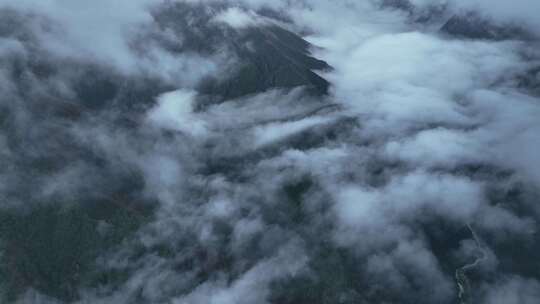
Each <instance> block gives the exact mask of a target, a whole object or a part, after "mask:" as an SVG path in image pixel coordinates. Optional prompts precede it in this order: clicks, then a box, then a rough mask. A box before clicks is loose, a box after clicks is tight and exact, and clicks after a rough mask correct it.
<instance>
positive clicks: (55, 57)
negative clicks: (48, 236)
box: [0, 0, 540, 303]
mask: <svg viewBox="0 0 540 304" xmlns="http://www.w3.org/2000/svg"><path fill="white" fill-rule="evenodd" d="M0 1H1V0H0ZM102 2H103V1H100V2H99V3H97V4H95V3H92V4H89V3H84V4H79V3H71V2H69V3H68V2H66V1H60V0H56V1H53V0H50V1H45V2H39V3H38V2H36V1H26V0H25V1H20V2H15V1H1V2H0V6H1V7H3V8H9V9H6V10H5V11H3V12H2V14H5V16H9V18H11V19H9V20H11V21H13V22H14V24H17V25H21V26H20V27H16V29H11V30H6V31H7V34H6V35H5V36H6V37H2V38H0V55H2V56H0V57H2V58H4V59H0V87H2V88H3V89H5V90H4V92H6V93H5V94H4V95H3V96H2V97H0V106H1V107H2V109H4V108H5V109H6V111H5V113H7V114H0V126H2V128H0V130H1V131H0V156H2V157H0V165H1V166H0V199H1V200H2V201H1V202H0V204H1V205H0V219H4V218H7V219H10V220H11V219H16V220H15V221H14V222H17V221H19V219H21V218H22V219H27V218H30V219H31V216H36V217H37V216H38V215H40V214H42V213H40V212H42V211H41V210H42V209H40V207H42V206H52V207H53V208H58V210H61V211H63V210H72V212H74V213H75V214H82V215H81V216H80V218H81V219H82V220H80V221H74V222H77V223H83V224H84V225H87V226H84V227H83V228H85V229H88V230H84V231H92V233H94V234H92V233H90V232H88V233H89V235H91V236H92V239H94V238H95V239H96V240H97V241H96V242H98V243H99V242H101V241H103V242H104V244H105V245H103V247H96V248H97V249H96V248H94V247H92V248H90V249H89V250H87V251H85V253H86V254H88V258H87V255H86V254H84V255H78V254H74V255H73V256H74V257H73V260H69V261H68V262H70V263H71V262H73V263H72V264H70V265H80V267H81V269H82V270H81V271H80V273H79V272H77V273H76V274H73V273H71V272H69V271H67V270H66V271H65V272H64V273H61V275H59V277H62V279H63V280H64V281H65V282H66V283H65V284H62V286H53V287H51V288H49V290H47V288H45V287H42V286H40V285H39V284H37V283H36V284H34V283H32V282H41V281H47V282H48V281H50V280H46V278H47V277H46V275H47V273H46V274H37V275H36V278H35V281H29V282H30V283H28V286H26V285H25V286H22V287H20V288H19V289H13V290H15V293H16V294H15V297H17V296H18V297H19V298H20V301H21V302H25V301H26V302H32V301H33V302H37V303H39V302H40V301H41V302H44V303H47V301H49V302H51V303H54V301H56V300H55V299H53V298H54V297H57V298H58V301H59V302H61V301H65V302H74V303H77V301H78V302H79V303H88V302H92V303H130V302H136V301H142V302H152V303H161V302H171V303H253V302H257V303H275V302H281V301H282V300H283V299H286V300H287V301H289V302H295V303H296V302H298V303H300V302H314V301H315V302H316V301H327V302H339V301H345V302H347V301H349V300H350V302H360V303H362V302H366V303H376V302H382V301H386V302H400V303H434V302H436V303H453V302H456V300H457V298H456V297H457V289H456V284H457V283H456V281H455V280H456V278H455V272H456V270H458V269H462V268H463V267H464V266H465V265H470V264H469V263H470V261H471V260H472V259H474V258H475V257H477V256H479V253H483V254H484V255H485V256H486V257H487V258H486V259H482V261H481V262H479V263H480V264H479V265H478V266H474V267H473V266H471V267H469V268H468V270H467V273H466V275H467V276H469V275H470V277H469V278H470V284H471V286H472V289H471V290H470V291H469V293H470V296H471V297H472V298H475V299H480V300H482V301H484V302H485V303H492V302H493V303H497V301H500V302H501V303H502V302H505V303H506V302H508V303H513V302H516V303H518V302H519V303H521V302H523V303H528V302H530V303H532V302H533V301H534V300H536V298H538V297H539V296H538V294H537V293H538V292H537V291H538V286H537V285H538V282H537V281H538V280H537V278H533V277H534V276H535V275H537V273H534V272H532V271H531V272H530V273H528V274H524V272H526V271H524V270H523V269H522V268H523V267H521V266H520V265H521V264H520V265H518V264H517V263H522V262H523V263H524V264H525V263H530V265H532V266H535V265H536V264H534V263H535V261H534V260H533V257H534V252H535V251H534V249H535V247H534V246H532V245H529V244H533V243H535V242H536V241H537V235H536V231H537V230H538V216H539V215H540V212H539V210H540V209H538V207H537V204H536V200H537V197H538V191H539V190H538V189H540V176H539V172H540V168H539V167H538V163H539V159H538V156H537V154H538V153H536V152H537V151H538V150H539V149H540V143H539V142H538V139H537V138H538V136H537V134H538V132H540V123H539V120H538V117H539V115H540V103H539V97H538V96H537V95H535V93H534V91H533V90H531V89H530V88H528V87H527V86H526V85H524V82H523V81H522V79H523V77H524V75H528V74H527V73H531V72H530V69H531V67H534V66H536V65H538V63H539V62H540V61H539V60H540V56H539V55H540V54H538V53H537V51H535V50H534V48H533V47H532V46H533V44H532V43H531V42H517V41H499V42H495V41H475V40H461V39H459V38H452V39H449V38H447V37H443V36H442V35H440V34H439V31H438V29H437V28H434V26H433V24H431V23H422V22H414V21H412V20H411V15H410V14H409V13H407V12H404V11H401V10H399V9H395V8H391V7H388V6H382V5H381V2H380V1H340V2H331V1H324V0H310V1H268V0H242V1H234V3H232V2H230V1H173V2H168V3H165V4H161V3H156V2H151V1H146V0H144V1H142V0H137V1H135V2H129V3H127V2H126V3H123V2H114V3H109V2H107V3H104V2H103V3H102ZM411 2H412V3H413V4H414V5H416V6H417V7H416V8H417V9H423V8H425V7H428V6H429V5H435V4H437V5H438V4H444V3H448V8H447V9H448V10H449V11H448V12H450V13H454V12H457V11H458V10H462V9H466V10H478V9H484V8H485V9H486V10H485V14H488V15H489V16H490V17H491V18H495V19H496V20H499V21H501V22H503V21H504V22H506V21H509V20H515V18H516V16H523V18H524V21H525V23H524V24H526V26H529V27H531V28H532V26H533V24H534V22H535V21H533V20H532V19H530V18H529V17H528V16H529V14H528V13H525V12H522V11H521V9H522V8H523V7H525V3H526V1H519V2H517V4H516V6H517V7H516V8H515V9H513V10H512V12H506V11H505V12H503V11H502V9H503V8H508V7H506V5H507V4H501V5H500V6H498V5H494V4H493V5H491V6H492V7H490V8H488V7H487V4H488V3H487V2H484V1H470V2H467V3H465V2H461V1H450V2H449V1H439V2H437V1H411ZM527 3H528V2H527ZM162 5H163V6H162ZM496 6H497V7H496ZM268 10H270V11H268ZM272 14H277V15H280V16H282V17H283V16H284V15H286V16H285V17H287V18H280V21H279V22H277V23H275V25H282V26H286V27H287V29H289V30H292V31H298V32H297V33H296V34H298V35H307V36H306V37H305V38H306V39H307V40H308V41H310V42H312V43H313V44H314V46H313V47H312V48H311V49H309V51H310V52H311V55H313V56H314V57H316V58H320V59H323V60H325V61H326V62H328V63H329V64H330V65H331V66H332V69H329V70H327V71H324V72H320V74H321V76H323V77H325V78H326V79H328V80H329V81H330V82H331V90H330V93H329V94H328V95H327V96H314V95H313V94H310V91H309V89H308V88H294V89H289V90H285V89H280V88H273V89H271V90H268V91H266V92H257V93H254V94H252V95H248V96H242V97H239V98H236V99H233V100H225V101H222V100H219V99H218V98H215V96H203V95H202V93H201V92H198V84H199V82H200V80H201V79H202V80H204V79H205V77H206V76H208V75H210V76H212V77H229V76H230V75H229V73H228V72H227V71H230V70H229V69H228V67H229V64H231V63H233V64H239V63H242V61H243V60H246V58H243V56H238V58H236V57H235V56H233V55H234V54H232V53H230V50H229V49H228V47H229V44H228V42H229V41H225V42H223V41H221V40H223V39H228V38H229V36H228V35H232V34H231V33H239V32H241V31H234V30H231V29H230V28H228V27H227V26H223V24H227V25H228V26H230V27H232V28H234V29H243V28H246V27H258V26H261V25H262V24H266V23H265V22H266V21H267V20H269V19H272V17H271V16H272ZM261 16H265V17H261ZM439 17H440V16H439ZM446 17H447V16H445V17H440V18H442V19H444V18H446ZM442 19H440V20H438V21H443V20H442ZM529 19H530V20H529ZM179 20H181V21H185V22H184V23H181V22H180V21H179ZM284 20H289V21H284ZM287 22H290V23H294V24H285V23H287ZM0 23H1V22H0ZM171 24H172V25H171ZM184 24H185V25H186V26H184ZM0 25H1V24H0ZM1 30H2V28H1V26H0V32H1V33H4V32H2V31H1ZM212 33H217V34H215V35H213V34H212ZM266 34H268V33H265V35H266ZM289 35H295V34H293V33H283V37H274V38H275V39H274V40H275V41H274V40H272V43H281V42H283V44H284V46H283V47H284V48H293V50H295V51H298V50H297V48H298V49H301V52H303V51H304V47H305V45H304V44H302V43H300V44H302V45H301V46H298V45H296V44H295V43H294V42H297V41H298V39H297V38H294V39H292V38H291V40H289V39H288V38H290V37H292V36H289ZM201 37H202V38H201ZM262 37H263V38H262V39H264V37H265V36H264V35H263V36H262ZM193 41H195V42H193ZM291 41H292V42H291ZM208 45H210V47H208ZM246 54H247V53H243V55H245V56H257V54H253V53H252V52H249V54H247V55H246ZM291 54H292V55H290V56H293V57H294V54H295V52H291ZM49 55H50V56H49ZM231 56H232V57H234V58H233V59H232V60H231V59H229V57H231ZM288 56H289V55H288ZM265 58H266V57H265ZM269 58H271V56H270V57H269ZM295 60H296V59H295V58H292V59H291V62H292V63H294V62H295ZM258 69H260V70H264V69H271V62H266V61H265V62H261V64H260V65H258V66H257V69H256V70H257V71H259V70H258ZM276 75H277V74H276ZM251 76H252V75H247V76H245V77H251ZM276 77H277V76H276ZM85 85H86V86H85ZM88 87H89V89H87V90H85V89H84V88H88ZM226 89H227V88H225V90H226ZM202 103H204V105H203V104H202ZM103 206H104V207H103ZM7 207H9V208H7ZM99 208H104V209H103V210H105V211H102V209H99ZM54 210H56V209H54ZM77 212H78V213H77ZM61 215H63V213H61ZM5 222H8V221H5ZM60 223H63V222H60ZM69 223H71V222H69ZM83 224H81V225H83ZM58 225H59V226H58V227H60V228H58V231H61V232H65V231H68V232H69V231H72V233H77V231H76V230H74V229H70V228H66V229H62V227H63V226H61V225H60V224H58ZM73 225H75V224H73ZM29 226H31V225H29ZM44 226H47V225H44ZM17 227H18V226H17ZM36 227H37V226H36ZM51 227H52V228H51ZM54 227H56V226H55V225H51V226H47V228H48V229H51V230H52V231H56V230H54V229H53V228H54ZM70 227H71V226H70ZM104 227H106V229H103V228H104ZM471 227H472V228H471ZM30 228H32V227H30ZM30 228H29V229H30ZM9 229H15V228H10V227H7V226H6V225H2V224H1V223H0V239H1V241H2V244H3V246H2V254H3V255H2V257H3V258H4V257H7V256H8V257H9V258H12V259H15V260H17V259H18V258H20V259H23V260H21V261H22V262H21V263H26V262H28V263H29V265H33V263H36V265H38V266H40V265H43V264H40V263H43V262H42V261H41V260H39V259H35V260H25V259H24V258H25V257H26V256H27V255H24V254H19V253H18V251H17V250H14V249H13V248H15V249H18V248H23V249H24V248H26V247H24V246H20V244H19V243H18V240H16V241H13V239H12V238H11V235H15V234H12V233H8V234H7V236H6V235H3V233H4V231H8V232H11V231H12V230H9ZM29 231H30V232H32V231H33V230H29ZM21 233H22V232H21ZM117 234H118V235H120V236H119V237H118V238H115V237H114V236H115V235H117ZM17 235H18V234H17ZM61 236H63V234H62V235H60V234H59V236H58V237H61ZM66 238H67V237H66ZM109 238H110V239H112V241H111V240H109ZM21 239H23V240H25V239H27V238H24V237H22V238H21ZM73 239H75V240H78V236H77V237H73ZM516 240H519V242H518V241H516ZM521 241H522V242H521ZM107 242H109V243H107ZM4 243H5V244H8V245H11V246H4ZM111 243H112V244H111ZM24 244H27V243H24ZM62 244H63V243H62ZM85 244H86V243H85ZM92 244H93V243H92ZM100 244H101V243H100ZM53 245H54V244H53ZM68 245H69V244H68ZM514 246H516V248H517V249H516V250H515V251H523V252H527V253H528V252H529V251H531V252H533V253H532V254H530V256H531V260H530V261H529V260H527V261H522V260H521V259H518V258H516V257H515V256H514V253H511V254H509V253H508V251H505V250H504V249H505V248H514ZM48 247H54V246H52V245H51V246H48ZM65 247H70V246H67V245H66V246H65ZM518 247H519V248H518ZM31 248H33V247H31ZM70 248H71V247H70ZM28 256H30V257H32V256H33V255H28ZM70 257H71V256H70ZM80 257H84V258H87V260H79V259H78V258H80ZM514 260H519V261H518V262H514ZM17 261H18V260H17ZM53 262H54V261H53ZM66 263H67V262H66ZM25 265H26V264H25ZM45 265H49V264H45ZM62 265H63V264H62ZM532 266H531V267H527V268H531V269H532V268H533V267H532ZM10 267H11V264H9V265H7V264H6V265H4V264H0V273H3V272H5V271H6V269H7V270H9V271H12V270H14V268H10ZM84 267H86V268H84ZM65 268H66V269H67V268H69V269H73V267H65ZM59 269H61V270H62V269H64V268H62V267H59ZM15 270H17V269H15ZM9 273H17V272H16V271H15V272H13V271H12V272H9ZM473 274H474V275H473ZM40 275H41V276H43V277H40ZM44 278H45V279H44ZM14 281H16V280H14ZM17 282H18V281H17ZM34 285H35V286H34ZM65 286H67V287H65ZM73 286H75V287H76V288H74V289H70V288H71V287H73ZM66 288H67V289H69V290H68V291H67V292H66ZM8 289H9V290H11V288H6V290H8ZM34 289H36V290H39V291H34ZM50 289H54V292H51V291H50ZM308 290H309V291H310V292H307V291H308ZM45 294H47V295H45ZM52 295H55V296H54V297H53V296H52ZM2 297H4V294H2V293H1V292H0V300H3V299H2ZM5 297H6V298H7V297H8V296H7V295H6V296H5ZM10 297H11V296H10ZM10 299H11V298H10ZM503 300H504V301H503ZM480 303H482V302H481V301H480Z"/></svg>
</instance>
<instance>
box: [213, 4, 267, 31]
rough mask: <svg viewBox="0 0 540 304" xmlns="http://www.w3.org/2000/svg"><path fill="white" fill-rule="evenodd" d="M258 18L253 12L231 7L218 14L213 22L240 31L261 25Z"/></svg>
mask: <svg viewBox="0 0 540 304" xmlns="http://www.w3.org/2000/svg"><path fill="white" fill-rule="evenodd" d="M257 18H258V17H257V15H256V14H255V13H253V12H250V11H244V10H242V9H240V8H238V7H231V8H228V9H226V10H224V11H222V12H220V13H218V14H217V15H216V16H215V17H214V18H213V20H214V21H215V22H222V23H225V24H227V25H229V26H231V27H233V28H237V29H240V28H245V27H248V26H254V25H257V24H258V23H259V21H258V20H257Z"/></svg>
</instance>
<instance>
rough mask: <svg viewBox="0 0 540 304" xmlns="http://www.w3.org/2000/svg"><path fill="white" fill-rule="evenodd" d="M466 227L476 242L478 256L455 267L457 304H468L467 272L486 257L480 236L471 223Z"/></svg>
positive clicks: (469, 288)
mask: <svg viewBox="0 0 540 304" xmlns="http://www.w3.org/2000/svg"><path fill="white" fill-rule="evenodd" d="M467 228H468V229H469V231H470V232H471V235H472V236H473V239H474V241H475V242H476V246H477V248H478V249H479V250H480V256H479V257H477V258H476V259H475V260H474V261H473V262H472V263H469V264H466V265H464V266H462V267H460V268H458V269H456V273H455V278H456V283H457V285H458V299H459V304H470V301H469V300H470V294H471V293H470V290H471V286H470V283H469V279H468V277H467V272H468V271H469V270H471V269H474V268H476V266H478V265H479V264H480V263H482V262H483V261H484V260H485V259H486V258H487V255H486V250H485V249H484V246H482V243H481V241H480V238H479V237H478V235H477V234H476V232H475V231H474V229H473V228H472V226H471V224H467Z"/></svg>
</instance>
